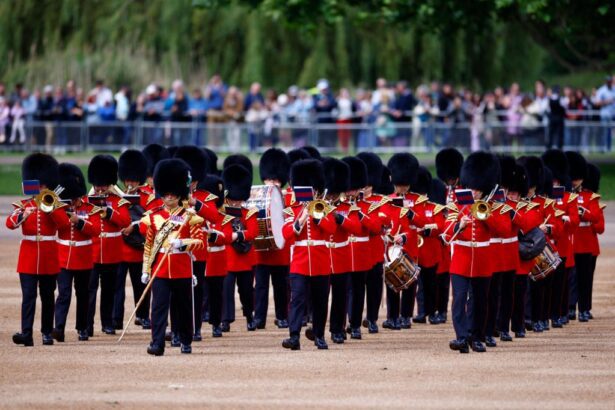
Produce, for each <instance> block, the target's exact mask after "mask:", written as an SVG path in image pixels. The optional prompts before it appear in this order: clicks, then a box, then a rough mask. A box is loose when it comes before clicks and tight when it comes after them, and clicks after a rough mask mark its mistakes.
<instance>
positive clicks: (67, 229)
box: [51, 164, 102, 342]
mask: <svg viewBox="0 0 615 410" xmlns="http://www.w3.org/2000/svg"><path fill="white" fill-rule="evenodd" d="M59 173H60V185H61V186H62V187H63V188H64V190H63V191H62V192H61V193H60V198H62V199H64V200H70V205H69V206H68V207H66V209H67V213H68V215H69V218H70V224H69V225H65V226H63V227H62V228H60V229H58V241H57V242H58V254H59V257H60V268H61V270H60V274H59V275H58V297H57V299H56V310H55V326H54V329H53V332H52V333H51V334H52V336H53V338H54V339H55V340H57V341H58V342H63V341H64V328H65V326H66V317H67V316H68V310H69V308H70V300H71V296H72V287H73V280H74V281H75V296H76V299H77V309H76V323H75V329H77V333H78V337H79V340H81V341H85V340H88V338H89V337H88V330H87V328H88V286H89V283H90V274H91V272H92V267H93V266H94V262H93V255H92V238H93V237H97V236H98V235H99V234H100V213H101V212H102V209H101V208H99V207H97V206H94V205H92V204H89V203H87V202H85V194H86V188H85V178H84V176H83V173H82V172H81V169H79V167H78V166H76V165H73V164H60V167H59Z"/></svg>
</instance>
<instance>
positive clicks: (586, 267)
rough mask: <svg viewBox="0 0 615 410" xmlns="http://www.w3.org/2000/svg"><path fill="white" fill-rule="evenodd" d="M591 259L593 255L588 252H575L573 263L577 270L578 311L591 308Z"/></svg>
mask: <svg viewBox="0 0 615 410" xmlns="http://www.w3.org/2000/svg"><path fill="white" fill-rule="evenodd" d="M592 259H593V257H592V255H591V254H590V253H577V254H576V255H574V263H575V267H576V270H577V275H576V276H577V289H578V292H579V312H586V311H589V310H590V308H591V288H592V265H593V262H592Z"/></svg>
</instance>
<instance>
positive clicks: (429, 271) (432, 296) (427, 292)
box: [416, 265, 438, 316]
mask: <svg viewBox="0 0 615 410" xmlns="http://www.w3.org/2000/svg"><path fill="white" fill-rule="evenodd" d="M437 269H438V265H436V266H431V267H421V273H420V276H421V283H422V284H423V306H424V309H425V310H424V312H423V313H424V314H425V315H427V316H431V315H433V314H435V313H436V294H437V293H438V284H437V278H436V270H437ZM416 300H417V303H418V300H419V298H418V294H417V297H416ZM419 313H421V311H420V309H419Z"/></svg>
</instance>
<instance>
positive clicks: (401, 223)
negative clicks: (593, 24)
mask: <svg viewBox="0 0 615 410" xmlns="http://www.w3.org/2000/svg"><path fill="white" fill-rule="evenodd" d="M418 167H419V163H418V160H417V159H416V158H415V157H414V155H412V154H407V153H403V154H394V155H393V156H392V157H391V159H390V160H389V163H388V168H389V169H390V171H391V182H392V183H393V186H394V189H395V193H394V194H393V195H392V197H393V198H402V199H403V207H401V208H400V207H395V210H394V211H393V212H396V214H394V217H393V221H394V224H393V227H392V231H391V234H392V235H393V236H394V238H395V243H397V244H401V245H403V247H404V250H405V251H406V253H407V254H408V256H409V257H410V258H411V259H412V260H413V261H414V262H415V263H417V262H418V257H419V247H418V243H419V237H418V232H417V230H418V229H419V228H423V226H424V225H425V217H424V213H423V207H424V205H425V203H426V202H427V197H426V196H425V195H420V194H417V193H415V192H411V191H410V189H411V188H412V187H413V186H414V185H415V184H416V182H417V173H418ZM416 287H417V282H414V283H413V284H412V285H411V286H410V287H409V288H408V289H406V290H403V291H402V292H401V295H400V294H399V293H397V292H396V291H394V290H393V289H391V288H389V287H387V317H388V319H389V320H391V321H393V323H395V322H398V321H399V325H400V327H401V328H402V329H409V328H410V327H411V323H412V313H413V311H414V299H415V297H416ZM400 296H401V305H400ZM400 315H401V316H400Z"/></svg>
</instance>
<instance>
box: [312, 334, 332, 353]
mask: <svg viewBox="0 0 615 410" xmlns="http://www.w3.org/2000/svg"><path fill="white" fill-rule="evenodd" d="M314 345H316V347H317V348H318V349H319V350H327V349H328V348H329V345H328V344H327V341H326V340H325V338H324V337H317V338H316V340H315V341H314Z"/></svg>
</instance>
